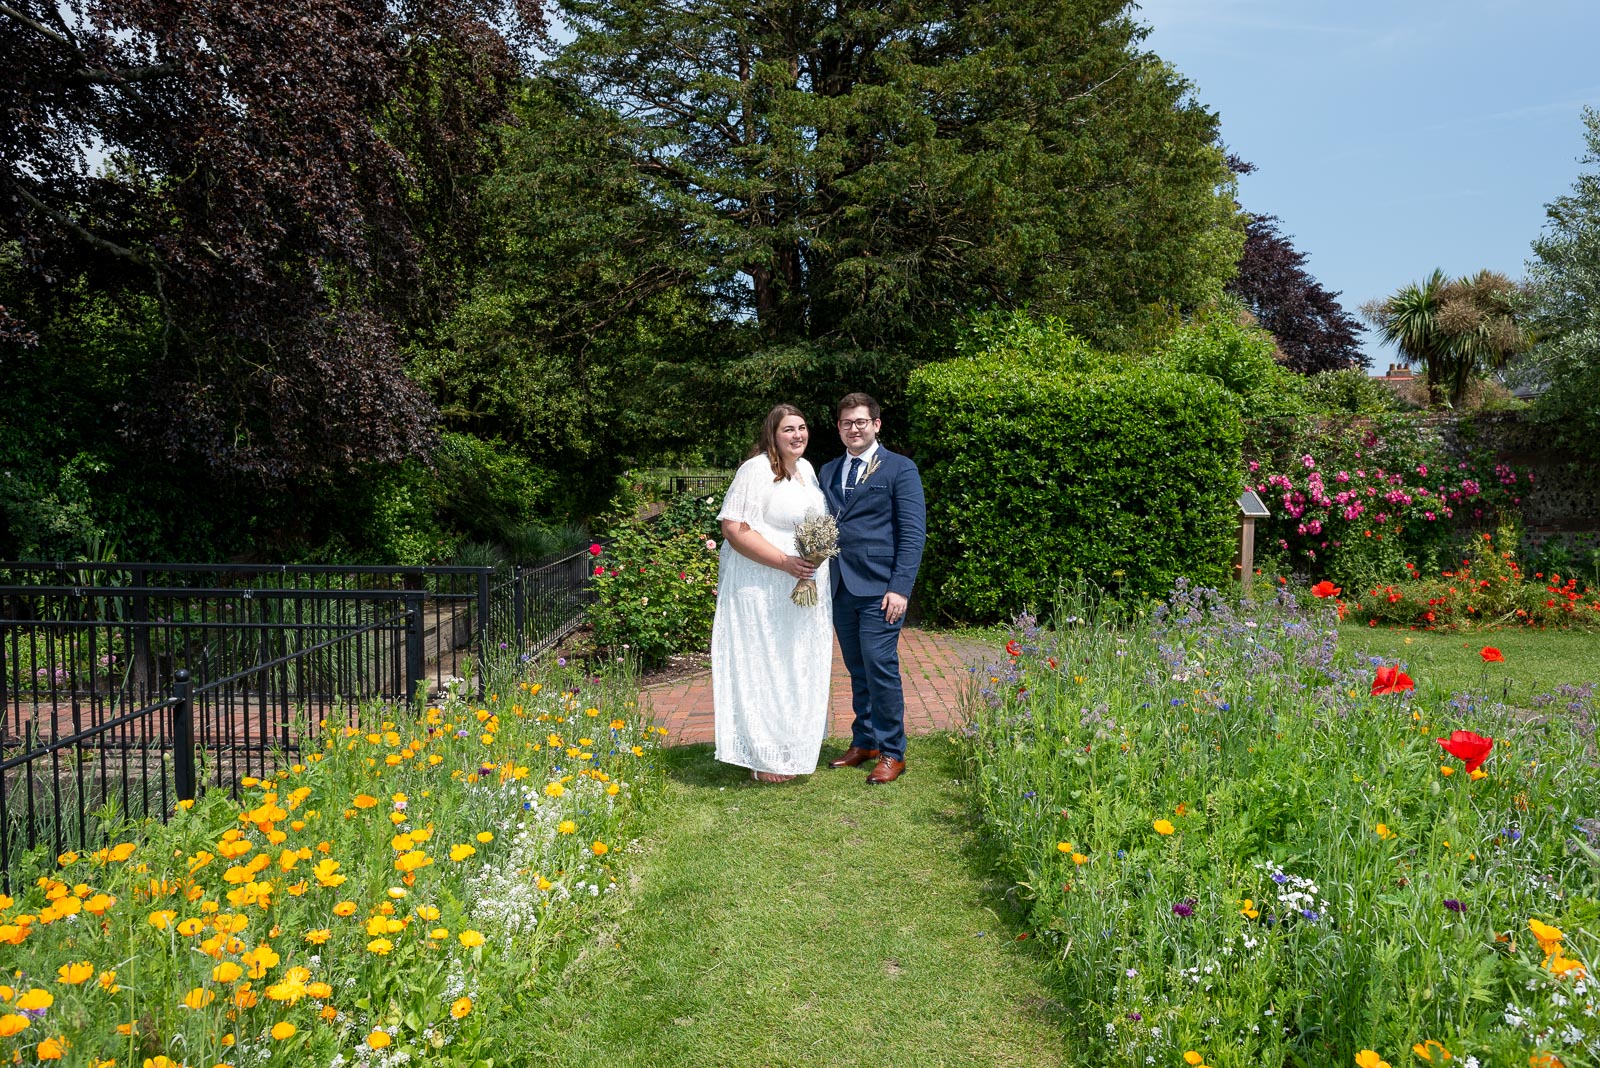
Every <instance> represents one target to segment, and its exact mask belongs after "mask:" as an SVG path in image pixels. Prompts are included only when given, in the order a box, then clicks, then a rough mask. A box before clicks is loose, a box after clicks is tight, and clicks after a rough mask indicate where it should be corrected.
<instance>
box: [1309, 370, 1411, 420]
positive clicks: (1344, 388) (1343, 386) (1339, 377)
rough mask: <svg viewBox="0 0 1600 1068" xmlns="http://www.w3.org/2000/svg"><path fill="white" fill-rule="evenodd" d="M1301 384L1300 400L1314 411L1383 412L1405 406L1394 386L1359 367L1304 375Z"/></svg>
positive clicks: (1376, 413) (1363, 413)
mask: <svg viewBox="0 0 1600 1068" xmlns="http://www.w3.org/2000/svg"><path fill="white" fill-rule="evenodd" d="M1298 386H1299V389H1300V397H1301V400H1303V401H1304V402H1305V406H1306V407H1307V408H1309V409H1310V410H1311V411H1313V412H1339V413H1344V414H1347V415H1382V414H1383V413H1385V412H1393V411H1398V410H1399V409H1400V408H1402V407H1404V406H1403V405H1402V404H1401V403H1400V399H1399V398H1398V397H1397V396H1396V395H1395V392H1394V390H1392V389H1390V388H1389V387H1388V386H1386V385H1385V384H1384V383H1382V382H1380V381H1378V380H1377V379H1375V378H1373V377H1372V376H1371V375H1369V374H1367V372H1366V371H1364V370H1362V369H1361V368H1359V367H1351V368H1346V369H1345V370H1342V371H1323V372H1321V373H1319V374H1314V375H1304V376H1301V377H1300V378H1299V380H1298Z"/></svg>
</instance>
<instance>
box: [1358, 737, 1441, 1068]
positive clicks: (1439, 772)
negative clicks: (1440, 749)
mask: <svg viewBox="0 0 1600 1068" xmlns="http://www.w3.org/2000/svg"><path fill="white" fill-rule="evenodd" d="M1455 773H1456V769H1455V768H1452V767H1451V766H1450V765H1449V764H1440V765H1439V774H1440V775H1443V776H1444V777H1445V778H1447V779H1448V778H1449V777H1450V776H1452V775H1454V774H1455ZM1374 1056H1376V1054H1374ZM1385 1063H1387V1062H1385Z"/></svg>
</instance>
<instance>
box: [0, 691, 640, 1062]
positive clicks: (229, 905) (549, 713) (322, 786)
mask: <svg viewBox="0 0 1600 1068" xmlns="http://www.w3.org/2000/svg"><path fill="white" fill-rule="evenodd" d="M488 690H489V695H488V697H487V699H486V700H482V701H477V700H474V699H472V698H471V697H469V696H466V695H465V694H464V693H463V692H461V691H460V690H459V689H458V690H457V692H455V693H453V694H452V695H451V696H450V697H449V698H448V699H447V700H444V701H443V702H441V703H439V704H438V705H437V706H436V707H432V708H428V709H427V710H426V711H421V712H419V711H417V710H413V709H409V708H400V707H373V708H370V709H368V710H366V711H365V712H363V714H362V717H361V722H360V723H359V724H358V725H351V726H340V725H335V724H326V723H325V724H322V725H321V726H322V729H321V730H320V731H319V732H318V735H317V737H319V738H320V739H321V742H320V745H319V746H317V743H315V742H313V743H311V745H313V746H317V747H316V748H314V749H313V750H312V751H308V752H307V753H305V754H304V755H303V756H302V757H301V760H302V761H303V762H301V763H289V762H287V761H285V765H286V766H285V767H284V768H283V770H282V772H281V773H280V774H279V775H278V776H277V777H276V778H274V779H272V780H269V781H255V780H250V779H247V780H245V782H244V788H243V790H242V791H241V794H242V797H241V800H240V801H235V800H233V799H232V798H230V797H229V795H228V793H227V792H226V791H223V790H213V791H211V792H209V793H207V794H206V795H204V797H202V798H201V800H200V801H199V802H198V803H197V804H192V805H189V804H184V805H182V806H181V808H182V810H181V811H178V812H177V813H175V815H174V816H173V818H172V820H171V822H170V823H169V824H166V825H159V824H158V825H153V826H144V827H133V826H120V827H119V826H116V820H115V816H114V815H113V814H110V813H108V814H106V816H105V818H106V819H107V820H108V821H109V822H110V824H111V827H110V829H111V830H112V836H111V838H110V842H111V843H112V844H110V845H108V846H107V847H106V848H104V849H100V850H96V851H93V852H90V853H86V854H84V855H77V854H73V853H68V854H65V855H62V856H61V857H59V858H38V863H37V865H36V868H35V870H34V871H33V872H31V873H26V874H24V875H23V876H22V877H15V876H14V878H13V881H12V886H13V894H12V896H0V964H3V967H4V971H5V976H4V977H0V978H3V980H4V983H5V985H3V986H0V999H3V1000H4V1004H3V1005H0V1036H3V1037H0V1056H4V1057H6V1058H7V1059H8V1060H13V1061H14V1062H17V1063H24V1064H32V1063H36V1062H42V1061H59V1062H61V1063H64V1064H82V1065H94V1066H97V1068H103V1066H106V1065H111V1064H119V1065H135V1066H139V1065H143V1066H153V1068H172V1066H176V1065H189V1066H199V1068H212V1066H214V1065H216V1066H221V1065H228V1066H234V1065H270V1064H295V1065H309V1064H316V1065H349V1066H356V1065H360V1066H373V1068H379V1066H384V1068H387V1066H392V1065H399V1064H404V1063H424V1064H430V1065H472V1066H476V1068H492V1066H494V1065H496V1064H514V1063H517V1057H516V1050H517V1049H518V1048H519V1046H520V1045H521V1042H520V1041H519V1036H518V1029H519V1028H522V1027H526V1026H527V1023H526V1018H525V1017H524V1016H523V1015H521V1014H520V1013H519V1001H520V1000H521V999H525V998H526V997H528V996H529V995H530V994H533V993H536V992H537V991H538V990H540V989H543V988H546V987H547V986H548V983H549V982H550V981H551V979H552V977H553V976H557V975H559V974H560V971H561V967H562V964H563V962H564V960H566V959H569V958H570V955H571V954H572V953H574V952H576V950H577V947H578V946H579V945H580V944H581V943H582V942H583V941H584V940H585V939H584V936H585V934H586V933H587V932H586V925H587V924H590V923H591V922H592V916H593V915H594V913H595V912H596V910H597V908H598V906H600V905H601V904H602V903H603V900H604V898H605V895H606V894H607V893H608V892H609V891H610V890H611V889H612V888H613V887H614V885H615V879H614V874H613V862H614V860H615V858H616V856H617V855H618V851H619V849H623V848H624V847H625V846H626V842H625V841H623V840H621V837H622V835H623V834H625V831H626V825H625V821H626V819H627V817H628V814H629V813H630V811H632V810H633V809H634V808H635V807H636V806H637V805H638V804H639V802H640V801H641V800H643V799H644V798H645V796H647V795H648V794H649V793H650V791H651V789H652V784H653V783H654V782H655V781H656V780H655V779H654V778H653V772H652V770H651V768H652V766H653V761H652V756H653V752H654V749H655V743H656V742H657V741H658V739H659V734H658V733H657V732H656V731H655V729H654V728H651V727H650V726H649V725H648V724H645V723H641V722H640V720H639V718H638V716H637V715H636V708H635V707H634V701H633V696H634V690H633V688H632V683H631V681H630V680H629V679H628V678H627V677H626V676H625V675H624V676H619V677H618V678H615V679H601V678H593V677H581V676H577V675H566V676H564V677H553V678H547V679H546V680H545V681H544V682H543V683H542V684H541V683H540V682H536V681H533V680H531V679H529V678H527V677H526V676H520V677H519V676H518V675H517V674H516V672H515V670H514V669H513V668H512V667H511V666H510V665H505V666H503V667H502V668H501V669H499V670H497V671H493V672H491V674H490V677H489V683H488Z"/></svg>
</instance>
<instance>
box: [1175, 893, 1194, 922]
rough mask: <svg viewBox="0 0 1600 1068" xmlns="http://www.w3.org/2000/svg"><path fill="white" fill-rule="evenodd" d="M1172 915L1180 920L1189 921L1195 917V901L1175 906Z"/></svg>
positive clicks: (1189, 900)
mask: <svg viewBox="0 0 1600 1068" xmlns="http://www.w3.org/2000/svg"><path fill="white" fill-rule="evenodd" d="M1172 914H1173V915H1174V916H1176V917H1178V918H1179V919H1182V920H1187V919H1188V918H1189V917H1190V916H1193V915H1194V900H1193V899H1192V898H1190V899H1188V900H1184V901H1179V902H1176V903H1174V904H1173V906H1172Z"/></svg>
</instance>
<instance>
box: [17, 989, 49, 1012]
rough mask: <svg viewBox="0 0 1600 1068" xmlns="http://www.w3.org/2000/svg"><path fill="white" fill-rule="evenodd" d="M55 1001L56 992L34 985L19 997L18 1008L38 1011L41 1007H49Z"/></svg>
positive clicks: (24, 1010)
mask: <svg viewBox="0 0 1600 1068" xmlns="http://www.w3.org/2000/svg"><path fill="white" fill-rule="evenodd" d="M55 1003H56V998H55V995H54V994H52V993H50V991H48V990H40V989H39V988H38V987H34V988H33V989H32V990H29V991H28V992H27V993H25V994H23V995H22V996H21V997H19V998H17V1008H19V1009H21V1010H22V1011H23V1012H38V1011H39V1010H40V1009H48V1008H49V1007H50V1006H52V1005H54V1004H55Z"/></svg>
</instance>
